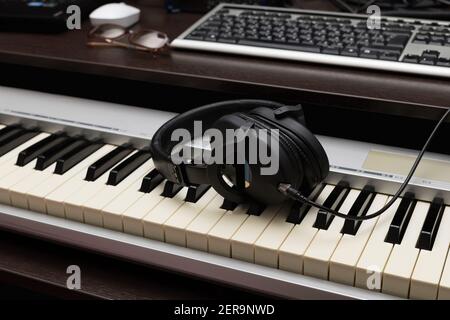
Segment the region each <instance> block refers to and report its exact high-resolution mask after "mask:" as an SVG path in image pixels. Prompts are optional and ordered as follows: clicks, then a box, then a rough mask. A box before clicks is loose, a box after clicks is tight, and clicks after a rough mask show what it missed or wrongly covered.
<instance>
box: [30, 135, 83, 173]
mask: <svg viewBox="0 0 450 320" xmlns="http://www.w3.org/2000/svg"><path fill="white" fill-rule="evenodd" d="M83 143H84V140H81V139H77V138H67V139H65V140H64V141H62V142H61V143H59V144H57V145H55V146H53V148H50V149H48V150H47V151H46V152H44V153H43V154H40V155H39V156H38V157H37V162H36V167H35V169H36V170H40V171H42V170H45V169H46V168H48V167H49V166H50V165H52V164H53V163H54V162H55V161H56V160H58V158H60V157H62V156H64V155H66V154H67V153H69V152H71V151H72V150H73V149H75V148H77V147H79V146H81V145H82V144H83Z"/></svg>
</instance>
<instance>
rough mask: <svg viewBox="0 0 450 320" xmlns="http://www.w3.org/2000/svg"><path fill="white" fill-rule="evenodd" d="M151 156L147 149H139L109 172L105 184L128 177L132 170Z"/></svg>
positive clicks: (117, 181) (114, 182)
mask: <svg viewBox="0 0 450 320" xmlns="http://www.w3.org/2000/svg"><path fill="white" fill-rule="evenodd" d="M151 157H152V156H151V154H150V152H149V151H145V150H139V151H137V152H136V153H135V154H133V155H132V156H130V157H129V158H127V159H125V160H124V161H122V162H121V163H120V164H118V165H117V166H116V167H115V168H114V169H112V170H111V172H110V173H109V177H108V181H107V182H106V184H108V185H111V186H116V185H118V184H119V183H120V182H121V181H122V180H123V179H125V178H126V177H128V176H129V175H130V174H131V173H132V172H133V171H134V170H136V169H137V168H139V167H140V166H141V165H142V164H144V163H145V162H146V161H147V160H148V159H150V158H151Z"/></svg>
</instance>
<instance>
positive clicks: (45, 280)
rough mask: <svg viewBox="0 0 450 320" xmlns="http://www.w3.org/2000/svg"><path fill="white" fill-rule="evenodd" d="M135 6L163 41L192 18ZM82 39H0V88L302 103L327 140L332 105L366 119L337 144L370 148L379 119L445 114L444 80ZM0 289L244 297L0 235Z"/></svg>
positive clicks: (134, 98) (82, 34)
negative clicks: (160, 51) (154, 53)
mask: <svg viewBox="0 0 450 320" xmlns="http://www.w3.org/2000/svg"><path fill="white" fill-rule="evenodd" d="M130 2H133V1H130ZM142 3H143V2H142V1H141V2H139V4H138V6H140V7H141V9H142V10H143V11H142V21H141V26H142V27H146V28H153V29H156V30H161V31H164V32H167V33H168V34H169V36H170V37H171V38H175V37H176V36H177V35H179V34H180V33H181V32H182V31H183V30H185V29H186V28H187V27H188V26H190V25H191V24H192V23H193V22H195V21H196V20H197V19H198V18H199V17H200V15H197V14H186V13H182V14H173V15H167V14H166V13H165V11H164V10H163V9H162V8H161V7H154V6H150V5H143V4H142ZM301 3H302V4H304V7H306V8H313V9H314V8H318V9H332V7H331V6H330V5H329V4H328V2H317V1H312V0H303V1H301ZM88 30H89V25H88V23H84V24H83V28H82V30H79V31H70V32H65V33H62V34H51V35H48V34H25V33H0V68H1V69H0V70H1V73H0V83H1V84H3V85H5V84H6V85H12V86H19V87H32V88H34V89H38V90H43V91H53V92H59V93H64V94H72V95H80V96H86V97H91V96H95V97H96V98H100V99H104V100H110V101H116V102H119V103H127V104H136V105H141V106H148V107H161V108H173V109H176V108H177V107H178V105H179V104H180V103H185V101H192V104H193V105H188V106H186V107H192V106H195V105H196V104H199V103H203V102H210V101H216V100H220V99H224V98H231V97H247V98H254V97H258V98H268V99H276V100H279V101H285V102H299V101H301V102H304V103H311V105H314V109H312V108H310V109H309V110H307V111H308V112H309V118H308V119H309V123H310V125H311V126H312V127H313V128H314V129H315V130H316V132H321V133H327V132H326V130H327V128H328V127H329V126H330V125H331V122H333V121H338V120H336V119H338V116H340V117H341V118H340V119H339V121H345V119H346V117H347V115H346V114H345V113H344V114H343V113H341V112H336V111H333V112H334V113H332V114H331V116H330V117H329V118H328V119H323V118H322V117H323V113H322V112H323V110H324V109H322V108H325V106H327V105H333V106H335V107H337V108H342V110H344V109H348V110H360V111H362V112H370V113H371V115H370V116H365V117H366V122H363V121H362V122H353V127H352V126H350V125H349V124H350V122H349V123H341V124H340V125H341V133H342V134H343V135H344V136H345V130H349V129H348V128H352V131H353V132H354V133H355V134H359V133H358V132H359V131H358V130H361V131H366V137H367V139H368V140H370V136H371V134H373V132H374V130H375V129H376V128H377V125H376V121H377V119H378V118H376V117H377V115H378V114H388V115H399V116H407V117H412V118H419V119H420V118H424V119H436V118H437V116H438V115H439V114H440V112H441V110H440V108H439V106H447V105H450V90H448V88H449V81H448V80H445V79H439V78H431V77H428V78H426V77H415V76H411V75H402V74H394V73H387V72H376V71H367V70H359V69H345V68H339V67H332V66H322V65H314V64H308V63H296V62H287V61H277V60H268V59H265V60H263V59H257V58H249V57H239V56H230V55H221V54H209V53H200V52H190V51H176V50H173V51H172V52H170V54H168V55H163V56H160V57H157V58H155V59H153V58H152V57H150V56H149V55H148V54H145V53H141V52H136V51H131V50H123V49H116V48H108V49H92V48H87V47H86V46H85V41H86V34H87V32H88ZM174 90H175V91H176V93H177V94H176V95H174V94H173V92H174ZM174 96H175V98H174ZM180 101H181V102H180ZM194 101H195V102H194ZM411 103H414V104H417V105H412V104H411ZM436 106H437V107H436ZM327 110H328V109H327ZM329 112H331V111H329ZM389 121H391V122H390V125H384V126H383V129H384V131H385V136H386V137H387V138H390V137H392V136H393V135H396V136H398V137H401V135H402V134H403V135H404V141H408V142H411V141H413V140H414V141H415V140H416V139H414V135H417V136H418V137H421V138H423V137H424V136H425V134H423V132H421V131H420V130H414V132H406V133H403V132H398V131H396V130H397V128H396V122H395V121H396V118H392V119H391V120H389ZM374 123H375V125H374ZM414 124H417V123H416V122H414ZM370 125H372V126H373V128H374V130H371V128H370ZM358 126H359V127H358ZM417 127H418V126H415V129H417ZM389 128H392V130H391V131H389ZM427 130H428V129H427V128H425V132H428V131H427ZM444 136H445V135H444ZM447 136H448V135H447ZM377 138H379V137H377ZM399 139H400V138H399ZM417 141H418V142H419V143H421V140H420V139H418V140H417ZM70 264H79V265H80V266H81V268H82V272H83V280H82V281H83V282H82V286H83V288H82V290H81V291H68V290H66V289H65V287H64V286H65V282H66V279H67V274H66V273H65V271H66V268H67V266H68V265H70ZM0 283H4V284H9V285H14V286H19V287H23V288H26V289H30V290H33V291H37V292H39V293H45V294H46V295H47V296H52V297H55V296H56V297H67V298H77V297H78V298H80V297H82V298H92V297H94V298H95V297H97V298H106V299H109V298H125V299H131V298H150V299H169V298H181V299H183V298H223V297H233V298H239V297H241V298H245V297H251V296H252V295H251V294H247V293H244V292H240V291H237V290H234V289H230V288H224V287H221V286H217V285H213V284H208V283H205V282H202V281H196V280H192V279H187V278H184V277H181V276H178V275H173V274H169V273H166V272H163V271H157V270H151V269H147V268H143V267H140V266H135V265H130V264H128V263H125V262H120V261H117V260H114V259H111V258H107V257H99V256H97V255H94V254H91V253H86V252H80V251H77V250H74V249H68V248H63V247H60V246H58V245H54V244H48V243H45V242H41V241H37V240H33V239H28V238H26V237H21V236H17V235H12V234H9V233H7V232H0ZM0 291H1V286H0Z"/></svg>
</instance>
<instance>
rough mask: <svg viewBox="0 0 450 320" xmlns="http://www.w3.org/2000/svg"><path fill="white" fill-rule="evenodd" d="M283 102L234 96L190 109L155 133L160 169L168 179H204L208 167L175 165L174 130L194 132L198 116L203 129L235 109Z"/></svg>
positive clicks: (155, 159) (274, 106)
mask: <svg viewBox="0 0 450 320" xmlns="http://www.w3.org/2000/svg"><path fill="white" fill-rule="evenodd" d="M282 106H283V104H280V103H276V102H272V101H266V100H231V101H224V102H217V103H212V104H209V105H206V106H202V107H199V108H195V109H192V110H189V111H187V112H185V113H182V114H179V115H177V116H175V117H174V118H172V119H171V120H169V121H168V122H166V123H165V124H164V125H163V126H161V127H160V128H159V129H158V131H156V133H155V134H154V135H153V138H152V142H151V150H152V158H153V162H154V163H155V166H157V167H158V169H159V171H160V173H161V174H162V175H163V176H164V177H166V178H167V179H168V180H170V181H172V182H176V183H184V181H183V180H184V179H185V177H187V176H189V179H188V180H189V181H190V182H191V183H196V181H204V179H205V177H204V175H205V174H206V170H201V168H199V167H198V166H189V168H188V169H189V170H186V165H184V164H181V165H175V164H174V163H173V162H172V159H171V151H172V149H173V147H174V146H175V145H176V144H177V143H178V141H171V135H172V132H173V131H174V130H176V129H179V128H183V129H187V130H189V132H190V133H191V134H192V133H193V130H194V128H193V125H194V121H195V120H201V121H202V122H203V123H202V125H203V130H206V129H208V128H209V127H211V125H212V124H213V123H214V122H215V121H216V120H217V119H218V118H220V117H221V116H224V115H226V114H230V113H234V112H239V111H242V112H245V111H248V110H252V109H255V108H258V107H267V108H272V109H277V108H280V107H282Z"/></svg>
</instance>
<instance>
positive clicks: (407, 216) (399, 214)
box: [384, 192, 417, 244]
mask: <svg viewBox="0 0 450 320" xmlns="http://www.w3.org/2000/svg"><path fill="white" fill-rule="evenodd" d="M416 203H417V200H415V199H414V194H413V193H411V192H407V193H406V194H405V195H404V197H403V199H402V200H401V201H400V205H399V206H398V208H397V211H396V212H395V215H394V218H392V222H391V225H390V226H389V230H388V233H387V235H386V238H385V239H384V241H385V242H389V243H392V244H401V243H402V240H403V236H404V235H405V232H406V228H407V227H408V224H409V220H411V216H412V213H413V212H414V208H415V207H416Z"/></svg>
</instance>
